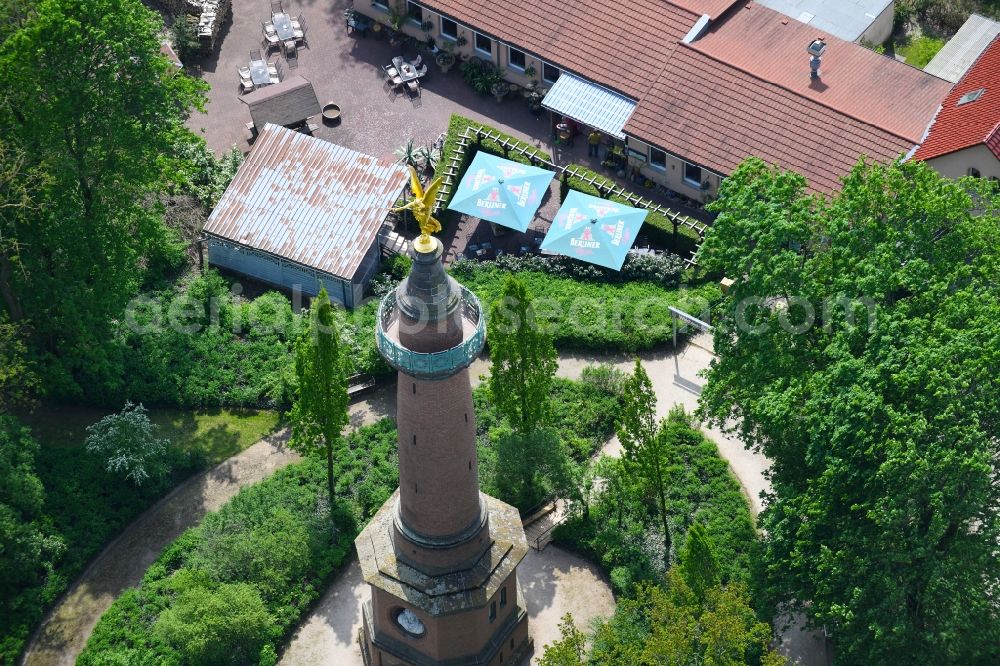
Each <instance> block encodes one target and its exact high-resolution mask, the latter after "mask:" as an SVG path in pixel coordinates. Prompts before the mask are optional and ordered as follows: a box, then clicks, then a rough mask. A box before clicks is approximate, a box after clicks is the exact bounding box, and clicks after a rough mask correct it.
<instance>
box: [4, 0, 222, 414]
mask: <svg viewBox="0 0 1000 666" xmlns="http://www.w3.org/2000/svg"><path fill="white" fill-rule="evenodd" d="M22 14H26V17H25V18H19V19H18V20H17V22H16V26H17V28H16V30H14V31H13V32H12V33H11V34H10V35H9V36H8V38H7V39H6V40H5V41H3V43H2V44H0V90H3V91H4V94H3V96H2V97H0V141H2V142H3V143H4V144H5V145H6V150H7V151H8V152H9V153H10V154H20V155H22V156H23V157H24V164H23V171H24V172H25V173H31V174H33V177H34V180H33V181H32V183H31V184H30V188H31V191H29V192H27V195H28V198H29V199H30V200H31V201H32V202H34V203H35V204H36V205H34V206H31V207H27V208H24V207H21V208H19V209H17V210H15V211H13V212H12V213H11V214H6V213H5V214H3V215H2V216H0V224H2V225H3V226H2V228H0V239H5V242H4V243H3V245H0V292H2V294H3V296H4V305H5V307H6V309H7V312H8V314H9V315H10V317H11V319H12V320H18V319H20V318H22V317H24V318H27V319H29V320H30V321H31V323H32V325H33V327H34V328H33V336H32V339H33V341H34V342H35V343H36V345H37V349H36V352H38V353H39V354H40V355H41V356H42V357H46V358H49V359H56V358H57V359H58V360H59V363H58V368H61V370H62V372H61V374H58V375H55V376H53V378H52V379H53V380H54V383H53V387H54V388H55V389H56V391H57V392H59V393H63V394H66V393H73V392H75V391H78V390H79V389H78V388H77V386H78V382H79V381H80V376H81V375H86V376H88V378H89V379H91V380H92V381H93V382H94V383H95V384H96V385H97V386H98V387H99V386H100V381H101V373H102V372H104V371H106V366H107V364H108V363H109V362H110V361H111V360H112V359H109V358H107V357H106V355H107V354H109V353H110V352H109V351H108V347H109V346H108V345H107V344H106V341H107V338H108V337H109V336H108V330H109V325H110V322H111V320H112V319H113V318H114V317H116V316H118V315H119V314H120V313H121V309H122V307H123V306H124V304H125V302H126V301H127V299H128V297H129V296H131V295H132V294H133V293H134V292H135V290H136V288H137V287H138V285H139V284H140V283H141V281H142V276H143V271H142V267H143V266H144V265H145V264H146V263H152V264H155V263H157V254H158V253H159V252H161V251H162V250H163V248H162V246H163V244H164V242H165V238H166V236H165V233H164V228H163V223H162V218H161V216H160V214H159V212H158V211H157V210H156V208H155V206H153V205H152V204H150V201H152V200H154V199H152V198H151V196H150V195H152V194H154V193H156V192H157V191H158V190H159V189H160V188H161V186H162V182H163V179H162V176H163V173H164V169H165V168H167V166H168V163H169V162H170V161H171V159H172V158H171V157H170V155H171V148H172V146H173V144H174V142H175V141H176V140H177V138H178V137H179V136H182V135H184V134H186V133H187V130H186V129H185V128H184V126H183V123H184V120H185V119H186V117H187V115H188V113H189V111H190V110H191V109H192V108H196V107H200V106H201V105H202V91H203V90H204V88H205V86H204V84H202V83H200V82H196V81H195V80H193V79H191V78H189V77H187V76H184V75H183V74H180V73H175V72H173V71H171V69H170V66H169V64H168V63H167V61H166V59H165V58H164V57H163V56H162V55H161V54H160V52H159V49H160V42H159V37H158V33H159V31H160V29H161V28H162V24H161V21H160V18H159V16H158V15H156V14H155V13H154V12H152V11H150V10H148V9H146V8H145V7H144V6H143V5H142V3H141V2H140V1H139V0H88V1H87V2H80V1H79V0H41V2H39V3H38V4H37V8H36V10H35V11H33V12H27V13H25V12H19V13H18V16H21V15H22ZM5 198H6V195H5ZM15 246H16V251H14V250H12V247H15Z"/></svg>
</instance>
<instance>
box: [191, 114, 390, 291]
mask: <svg viewBox="0 0 1000 666" xmlns="http://www.w3.org/2000/svg"><path fill="white" fill-rule="evenodd" d="M408 181H409V173H408V172H407V171H406V169H405V168H403V167H402V166H400V165H398V164H393V163H391V162H388V161H383V160H380V159H377V158H375V157H372V156H370V155H365V154H362V153H359V152H357V151H354V150H351V149H349V148H345V147H343V146H338V145H336V144H334V143H330V142H328V141H324V140H322V139H317V138H314V137H311V136H308V135H305V134H301V133H299V132H295V131H293V130H289V129H285V128H283V127H278V126H277V125H273V124H269V125H266V126H265V127H264V129H263V130H262V131H261V133H260V137H259V138H258V139H257V142H256V144H254V147H253V149H252V150H251V151H250V154H249V155H248V156H247V159H246V161H245V162H244V163H243V164H242V165H241V166H240V168H239V170H238V171H237V172H236V176H235V177H234V178H233V182H232V183H230V185H229V187H228V188H227V189H226V192H225V194H223V195H222V199H221V200H220V201H219V204H218V205H217V206H216V207H215V210H213V211H212V214H211V216H210V217H209V218H208V222H207V223H206V224H205V235H206V237H207V240H208V260H209V263H211V264H214V265H216V266H220V267H222V268H226V269H229V270H232V271H234V272H236V273H240V274H242V275H246V276H248V277H251V278H254V279H256V280H260V281H262V282H266V283H269V284H273V285H275V286H278V287H280V288H282V289H286V290H289V291H292V292H293V293H295V292H299V293H303V294H308V295H315V294H317V293H319V290H320V288H321V286H325V287H326V290H327V292H328V293H329V294H330V298H331V300H335V301H339V302H340V303H342V304H344V305H345V306H347V307H354V306H355V305H357V304H359V303H360V302H361V299H362V296H363V294H364V289H365V285H366V284H367V283H368V281H369V280H370V279H371V277H372V276H373V275H374V274H375V271H376V270H377V268H378V263H379V257H380V254H381V253H380V248H379V243H378V233H379V230H380V229H381V228H382V224H383V222H384V221H385V219H386V216H387V214H388V213H389V210H390V209H391V208H392V206H393V205H394V204H395V202H396V201H397V199H398V198H399V197H400V196H401V195H402V193H403V188H404V187H405V186H406V184H407V182H408Z"/></svg>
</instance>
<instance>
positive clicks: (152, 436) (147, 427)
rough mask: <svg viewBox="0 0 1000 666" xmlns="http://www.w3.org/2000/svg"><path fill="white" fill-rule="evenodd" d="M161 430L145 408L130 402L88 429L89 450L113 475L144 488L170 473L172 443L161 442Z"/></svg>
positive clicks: (165, 440) (87, 443)
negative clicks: (169, 460) (103, 462)
mask: <svg viewBox="0 0 1000 666" xmlns="http://www.w3.org/2000/svg"><path fill="white" fill-rule="evenodd" d="M157 427H158V426H156V425H154V424H153V422H152V421H150V420H149V415H148V414H147V413H146V408H145V407H143V406H142V405H135V404H132V403H131V402H126V403H125V406H124V407H123V408H122V411H120V412H119V413H117V414H108V415H107V416H105V417H104V418H102V419H101V420H100V421H98V422H97V423H94V424H93V425H89V426H87V439H86V442H85V443H86V446H87V451H89V452H90V453H93V454H95V455H98V456H100V457H101V458H102V459H103V460H104V461H105V468H106V469H107V470H108V471H109V472H111V473H112V474H121V475H122V476H124V477H125V478H126V479H129V480H131V481H132V483H134V484H135V485H137V486H141V485H142V484H143V482H144V481H145V480H146V479H149V478H162V477H164V476H166V475H167V474H168V473H169V472H170V467H169V464H168V462H167V447H168V446H170V440H167V439H158V438H157V437H156V429H157Z"/></svg>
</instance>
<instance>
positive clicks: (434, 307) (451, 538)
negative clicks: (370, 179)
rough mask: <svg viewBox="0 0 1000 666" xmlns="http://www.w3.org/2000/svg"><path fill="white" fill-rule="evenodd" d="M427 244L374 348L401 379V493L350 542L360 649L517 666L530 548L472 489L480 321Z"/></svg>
mask: <svg viewBox="0 0 1000 666" xmlns="http://www.w3.org/2000/svg"><path fill="white" fill-rule="evenodd" d="M429 240H430V241H432V242H427V243H426V244H424V245H423V246H421V244H419V243H418V244H415V250H416V251H415V252H414V260H413V267H412V268H411V270H410V274H409V276H407V278H406V279H405V280H404V281H403V282H402V283H401V284H400V285H399V287H397V289H396V290H395V291H394V292H391V293H389V294H388V295H386V296H385V298H384V299H383V300H382V303H381V306H380V307H379V314H378V322H377V332H376V333H377V339H378V347H379V351H380V353H381V354H382V356H383V357H384V358H385V359H386V361H388V362H389V363H390V365H392V366H393V367H394V368H396V369H397V370H398V371H399V378H398V385H397V389H396V391H397V416H396V420H397V427H398V432H399V435H398V437H399V490H398V491H396V493H395V494H393V496H392V497H391V498H390V499H389V501H387V502H386V503H385V505H383V506H382V508H381V509H379V511H378V513H377V514H376V515H375V517H374V518H373V519H372V521H371V522H370V523H369V524H368V525H367V527H365V529H364V530H363V531H362V532H361V534H360V535H359V536H358V538H357V539H356V540H355V542H354V543H355V546H356V548H357V551H358V558H359V560H360V562H361V570H362V573H363V575H364V578H365V581H366V582H367V583H368V584H369V585H370V586H371V591H372V598H371V601H367V602H365V606H364V628H363V629H362V635H361V639H360V642H361V648H362V652H363V654H364V659H365V664H366V665H367V666H396V665H397V664H398V665H405V666H423V665H425V664H426V665H430V664H435V665H455V666H458V665H459V664H461V665H463V666H466V665H467V666H503V665H505V664H511V665H514V664H518V663H520V662H521V661H522V660H523V658H524V657H525V656H526V654H527V652H528V650H529V649H530V641H529V638H528V618H527V613H526V612H525V609H524V601H523V599H522V597H521V594H520V590H519V587H518V584H517V565H518V563H520V561H521V560H522V559H523V558H524V556H525V554H526V553H527V551H528V547H527V543H526V541H525V537H524V530H523V529H522V527H521V520H520V517H519V515H518V512H517V509H515V508H514V507H512V506H510V505H508V504H504V503H503V502H500V501H499V500H496V499H494V498H492V497H490V496H488V495H484V494H482V493H480V492H479V468H478V461H477V457H476V417H475V413H474V412H473V407H472V386H471V384H470V382H469V365H470V364H471V363H472V361H473V360H475V358H476V357H477V356H478V354H479V352H480V351H481V350H482V348H483V343H484V342H485V331H484V324H485V321H484V318H483V313H482V308H481V306H480V304H479V300H478V299H477V298H476V297H475V295H473V294H472V292H470V291H469V290H467V289H465V288H464V287H462V286H460V285H459V284H458V283H457V282H456V281H455V280H454V279H453V278H451V277H449V276H448V275H447V274H446V273H445V271H444V267H443V266H442V265H441V251H442V248H441V243H440V241H438V240H437V239H436V238H434V239H429Z"/></svg>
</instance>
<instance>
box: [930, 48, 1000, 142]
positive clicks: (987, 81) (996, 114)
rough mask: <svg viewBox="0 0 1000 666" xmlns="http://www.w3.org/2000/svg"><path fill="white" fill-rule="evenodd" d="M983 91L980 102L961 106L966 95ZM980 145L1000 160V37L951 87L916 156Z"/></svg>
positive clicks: (976, 101) (978, 100)
mask: <svg viewBox="0 0 1000 666" xmlns="http://www.w3.org/2000/svg"><path fill="white" fill-rule="evenodd" d="M980 88H983V89H985V92H983V94H982V96H981V97H980V98H979V99H977V100H975V101H974V102H968V103H966V104H962V105H961V106H959V105H958V101H959V100H960V99H961V98H962V96H963V95H965V94H966V93H969V92H972V91H975V90H979V89H980ZM981 143H982V144H986V146H987V147H988V148H989V149H990V150H991V151H992V152H993V154H994V155H996V157H997V159H1000V36H997V37H995V38H994V39H993V41H992V42H991V43H990V45H989V46H988V47H986V50H985V51H983V52H982V54H980V56H979V58H978V59H977V60H976V62H975V63H973V65H972V67H970V68H969V70H968V71H967V72H966V73H965V74H964V75H963V76H962V78H961V79H960V80H959V81H958V83H956V84H955V87H954V88H952V90H951V94H949V95H948V96H947V97H946V98H945V100H944V102H943V103H942V104H941V110H940V111H938V114H937V117H936V118H935V119H934V124H933V125H931V128H930V132H928V134H927V138H926V139H925V140H924V142H923V144H922V145H921V146H920V148H918V149H917V152H916V153H914V155H913V157H914V159H918V160H929V159H932V158H935V157H940V156H941V155H947V154H948V153H953V152H955V151H956V150H962V149H964V148H970V147H972V146H976V145H979V144H981Z"/></svg>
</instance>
